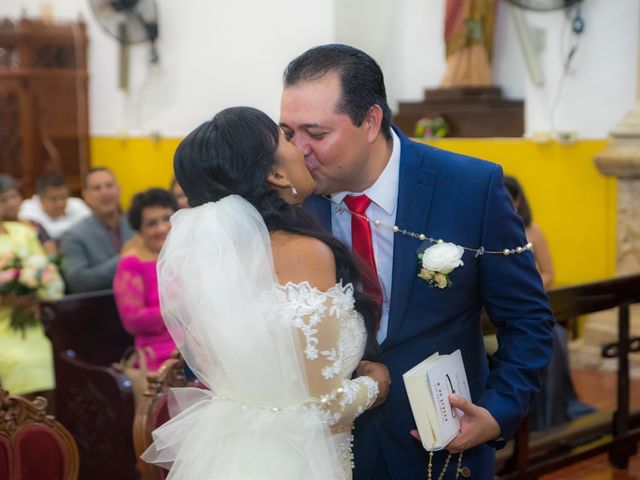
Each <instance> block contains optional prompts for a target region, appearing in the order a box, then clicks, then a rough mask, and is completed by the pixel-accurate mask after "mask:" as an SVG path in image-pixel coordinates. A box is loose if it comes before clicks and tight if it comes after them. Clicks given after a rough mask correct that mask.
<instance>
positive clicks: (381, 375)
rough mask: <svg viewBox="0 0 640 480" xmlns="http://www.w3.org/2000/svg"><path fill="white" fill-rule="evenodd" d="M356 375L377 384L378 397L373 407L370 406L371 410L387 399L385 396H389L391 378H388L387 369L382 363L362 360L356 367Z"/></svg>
mask: <svg viewBox="0 0 640 480" xmlns="http://www.w3.org/2000/svg"><path fill="white" fill-rule="evenodd" d="M356 374H357V375H358V376H359V377H363V376H366V377H371V378H372V379H374V380H375V381H376V382H377V383H378V390H379V392H378V397H377V398H376V401H375V402H373V405H371V408H375V407H377V406H379V405H382V404H383V403H384V401H385V400H386V399H387V395H389V388H390V387H391V378H390V377H389V370H388V369H387V367H386V366H385V365H384V364H382V363H378V362H369V361H367V360H362V361H361V362H360V364H359V365H358V369H357V370H356Z"/></svg>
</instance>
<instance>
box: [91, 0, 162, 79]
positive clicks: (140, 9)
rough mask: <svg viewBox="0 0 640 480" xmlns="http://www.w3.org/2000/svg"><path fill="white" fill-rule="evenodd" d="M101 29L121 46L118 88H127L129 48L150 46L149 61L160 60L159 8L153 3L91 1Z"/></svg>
mask: <svg viewBox="0 0 640 480" xmlns="http://www.w3.org/2000/svg"><path fill="white" fill-rule="evenodd" d="M90 4H91V10H92V11H93V13H94V15H95V16H96V19H97V20H98V23H99V24H100V26H101V27H102V29H103V30H104V31H105V32H107V33H108V34H109V35H110V36H112V37H113V38H115V39H116V40H117V41H118V43H119V44H120V53H119V73H118V86H119V87H120V88H121V89H122V90H124V91H127V90H128V88H129V45H133V44H136V43H142V42H147V41H148V42H150V44H151V52H150V57H149V58H150V61H151V62H152V63H157V62H158V61H159V59H160V57H159V55H158V50H157V48H156V40H157V39H158V7H157V5H156V2H155V0H90Z"/></svg>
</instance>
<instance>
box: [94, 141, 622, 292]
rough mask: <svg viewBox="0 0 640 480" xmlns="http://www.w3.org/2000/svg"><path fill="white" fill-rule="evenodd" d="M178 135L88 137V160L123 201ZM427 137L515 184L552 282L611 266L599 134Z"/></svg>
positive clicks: (154, 173)
mask: <svg viewBox="0 0 640 480" xmlns="http://www.w3.org/2000/svg"><path fill="white" fill-rule="evenodd" d="M178 142H179V139H176V138H167V139H161V140H159V141H153V140H151V139H148V138H128V139H118V138H113V137H93V138H92V139H91V154H92V162H91V163H92V165H94V166H97V165H101V166H106V167H109V168H111V169H112V170H113V171H114V172H115V174H116V175H117V177H118V179H119V181H120V184H121V186H122V199H123V206H125V207H127V206H128V205H129V202H130V199H131V196H132V195H133V194H135V193H136V192H138V191H140V190H144V189H145V188H148V187H151V186H161V187H167V186H168V184H169V181H170V179H171V176H172V170H173V167H172V164H173V153H174V151H175V148H176V146H177V145H178ZM428 143H430V144H432V145H434V146H437V147H439V148H444V149H447V150H452V151H455V152H459V153H464V154H467V155H473V156H476V157H479V158H484V159H487V160H491V161H494V162H496V163H499V164H501V165H502V166H503V168H504V170H505V173H507V174H510V175H514V176H516V177H517V178H518V179H519V180H520V182H521V183H522V185H523V187H524V189H525V191H526V194H527V197H528V199H529V203H530V205H531V208H532V210H533V216H534V219H535V221H536V223H538V224H539V225H540V226H541V227H542V229H543V231H544V232H545V233H546V235H547V239H548V242H549V245H550V248H551V254H552V256H553V260H554V265H555V269H556V279H557V283H558V284H562V285H567V284H573V283H579V282H585V281H589V280H597V279H601V278H605V277H608V276H611V275H613V273H614V272H615V219H616V184H615V180H613V179H611V178H608V177H604V176H603V175H601V174H600V173H599V172H598V171H597V169H596V168H595V166H594V165H593V157H594V155H596V154H597V153H599V152H601V151H602V150H603V149H604V147H605V144H606V141H605V140H584V141H579V142H577V143H574V144H567V145H564V144H559V143H556V142H551V143H548V144H545V145H539V144H536V143H534V142H532V141H530V140H524V139H441V140H432V141H429V142H428Z"/></svg>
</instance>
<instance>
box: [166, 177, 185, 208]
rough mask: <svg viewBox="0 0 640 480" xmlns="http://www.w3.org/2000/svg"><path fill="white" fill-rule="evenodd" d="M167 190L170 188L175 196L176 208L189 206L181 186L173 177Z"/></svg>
mask: <svg viewBox="0 0 640 480" xmlns="http://www.w3.org/2000/svg"><path fill="white" fill-rule="evenodd" d="M169 190H171V193H172V194H173V198H175V199H176V202H178V208H189V199H188V198H187V196H186V195H185V194H184V191H183V190H182V187H181V186H180V184H179V183H178V181H177V180H176V179H175V178H173V179H172V180H171V186H170V187H169Z"/></svg>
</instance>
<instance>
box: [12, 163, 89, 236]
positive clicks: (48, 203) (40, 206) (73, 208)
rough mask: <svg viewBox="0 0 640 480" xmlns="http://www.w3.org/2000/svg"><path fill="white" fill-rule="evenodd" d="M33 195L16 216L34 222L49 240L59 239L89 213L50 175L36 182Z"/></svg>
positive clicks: (55, 175) (62, 182)
mask: <svg viewBox="0 0 640 480" xmlns="http://www.w3.org/2000/svg"><path fill="white" fill-rule="evenodd" d="M36 192H37V194H36V195H34V196H33V197H31V198H30V199H27V200H25V201H24V202H22V205H21V206H20V212H19V214H18V215H19V217H20V218H23V219H25V220H31V221H34V222H38V223H39V224H40V225H42V226H43V227H44V229H45V230H46V231H47V233H48V234H49V236H50V237H51V238H52V239H53V240H56V241H58V240H60V237H61V236H62V234H63V233H64V232H66V231H67V230H68V229H69V228H70V227H71V226H73V225H74V224H75V223H76V222H77V221H78V220H81V219H83V218H85V217H87V216H89V215H90V214H91V210H90V209H89V207H87V205H86V204H85V203H84V202H83V201H82V200H81V199H79V198H73V197H69V187H68V186H67V183H66V181H65V179H64V177H63V176H62V175H60V174H59V173H55V172H51V173H45V174H44V175H42V176H40V177H39V178H38V180H37V181H36Z"/></svg>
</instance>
